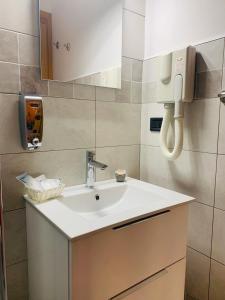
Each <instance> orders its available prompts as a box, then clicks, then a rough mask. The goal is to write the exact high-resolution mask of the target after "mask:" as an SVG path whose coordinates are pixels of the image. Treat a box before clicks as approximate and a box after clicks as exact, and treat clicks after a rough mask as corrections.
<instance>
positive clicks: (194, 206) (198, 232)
mask: <svg viewBox="0 0 225 300" xmlns="http://www.w3.org/2000/svg"><path fill="white" fill-rule="evenodd" d="M212 222H213V207H210V206H207V205H204V204H201V203H198V202H193V203H191V204H190V205H189V218H188V246H190V247H191V248H193V249H195V250H198V251H199V252H201V253H203V254H205V255H207V256H210V253H211V239H212Z"/></svg>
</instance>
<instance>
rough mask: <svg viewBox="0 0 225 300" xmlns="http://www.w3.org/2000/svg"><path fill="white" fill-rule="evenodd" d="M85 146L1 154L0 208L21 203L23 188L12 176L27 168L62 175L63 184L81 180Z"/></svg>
mask: <svg viewBox="0 0 225 300" xmlns="http://www.w3.org/2000/svg"><path fill="white" fill-rule="evenodd" d="M85 163H86V150H65V151H49V152H35V153H23V154H9V155H3V156H2V186H3V203H4V210H13V209H17V208H22V207H24V201H23V198H22V195H23V193H24V189H23V187H22V185H21V184H20V183H19V182H18V181H17V180H16V176H18V175H19V174H21V173H22V172H24V171H27V172H28V173H30V174H31V175H33V176H38V175H40V174H45V175H46V176H47V177H49V178H62V180H63V182H64V183H65V184H66V185H69V186H70V185H76V184H81V183H84V182H85V169H86V167H85V166H86V165H85Z"/></svg>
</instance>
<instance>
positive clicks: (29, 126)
mask: <svg viewBox="0 0 225 300" xmlns="http://www.w3.org/2000/svg"><path fill="white" fill-rule="evenodd" d="M19 121H20V133H21V143H22V146H23V148H24V149H25V150H35V149H38V148H40V147H41V145H42V135H43V103H42V97H39V96H24V95H20V97H19Z"/></svg>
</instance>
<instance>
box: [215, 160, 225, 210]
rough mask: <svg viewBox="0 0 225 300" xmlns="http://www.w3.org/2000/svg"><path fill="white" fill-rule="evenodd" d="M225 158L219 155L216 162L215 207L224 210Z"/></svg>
mask: <svg viewBox="0 0 225 300" xmlns="http://www.w3.org/2000/svg"><path fill="white" fill-rule="evenodd" d="M224 178H225V156H224V155H219V156H218V161H217V174H216V193H215V207H217V208H221V209H223V210H225V197H224V195H225V185H224Z"/></svg>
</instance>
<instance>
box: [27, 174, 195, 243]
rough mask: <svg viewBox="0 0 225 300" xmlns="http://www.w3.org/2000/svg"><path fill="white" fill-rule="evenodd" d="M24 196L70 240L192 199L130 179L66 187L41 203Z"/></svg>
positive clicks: (28, 203)
mask: <svg viewBox="0 0 225 300" xmlns="http://www.w3.org/2000/svg"><path fill="white" fill-rule="evenodd" d="M25 199H26V200H27V205H32V206H33V207H34V208H35V209H37V210H38V211H39V213H41V214H42V215H44V216H45V217H46V219H47V220H48V221H50V222H51V223H52V224H53V225H54V226H56V227H57V228H58V229H59V230H60V231H62V232H63V233H64V234H65V235H66V236H67V237H68V238H70V239H75V238H78V237H80V236H83V235H86V234H89V233H91V232H95V231H98V230H102V229H103V228H107V227H110V226H115V225H116V224H121V223H123V222H126V221H128V220H129V221H130V220H134V219H136V218H140V217H144V216H148V215H150V214H154V213H160V212H163V211H165V210H166V211H168V210H170V208H172V207H175V206H177V205H182V204H186V203H188V202H190V201H193V200H194V199H193V198H192V197H189V196H186V195H183V194H180V193H176V192H174V191H170V190H167V189H164V188H162V187H159V186H156V185H152V184H149V183H145V182H143V181H139V180H136V179H132V178H128V179H127V181H126V182H124V183H118V182H115V180H108V181H102V182H97V183H96V184H95V187H94V188H93V189H90V188H87V187H86V186H85V185H80V186H72V187H67V188H66V189H65V191H64V192H63V195H62V196H61V197H59V198H56V199H52V200H50V201H47V202H44V203H35V202H33V201H32V200H31V199H29V197H27V196H25Z"/></svg>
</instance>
